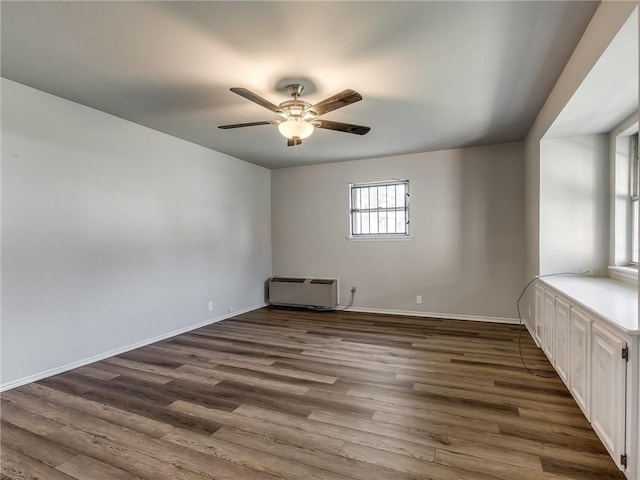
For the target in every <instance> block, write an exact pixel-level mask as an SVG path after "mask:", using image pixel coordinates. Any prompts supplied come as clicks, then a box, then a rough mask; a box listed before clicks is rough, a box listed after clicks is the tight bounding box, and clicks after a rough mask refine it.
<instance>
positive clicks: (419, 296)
mask: <svg viewBox="0 0 640 480" xmlns="http://www.w3.org/2000/svg"><path fill="white" fill-rule="evenodd" d="M416 303H418V304H420V303H422V295H416Z"/></svg>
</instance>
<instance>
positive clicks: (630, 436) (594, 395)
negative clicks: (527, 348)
mask: <svg viewBox="0 0 640 480" xmlns="http://www.w3.org/2000/svg"><path fill="white" fill-rule="evenodd" d="M601 283H603V291H602V293H601V295H602V297H599V298H614V301H612V302H611V305H612V308H611V309H610V310H608V311H611V312H614V313H616V312H618V311H623V312H625V311H626V310H625V308H627V306H628V305H627V303H629V304H631V305H633V307H630V308H635V309H636V310H634V312H635V315H637V294H635V293H634V294H633V295H628V296H626V295H627V294H626V293H624V292H626V289H625V288H624V287H620V288H618V286H616V285H613V284H611V283H610V282H607V281H605V282H601ZM604 287H606V288H604ZM620 291H622V292H623V293H624V295H622V296H616V295H617V294H618V293H619V292H620ZM590 300H591V297H590V296H588V295H583V296H570V295H567V294H565V293H563V292H562V291H561V290H558V289H557V288H555V286H553V284H552V285H549V283H547V282H541V283H540V284H538V285H536V292H535V307H536V315H535V328H534V334H535V335H536V336H538V339H537V340H538V341H539V346H540V348H542V350H543V351H544V353H545V354H546V356H547V357H548V358H549V361H550V362H551V363H552V365H553V366H554V368H555V369H556V371H557V372H558V376H559V377H560V378H561V379H562V380H563V381H564V383H565V384H566V385H567V388H568V389H569V391H570V392H571V394H572V395H573V398H574V399H575V401H576V403H577V404H578V406H579V407H580V408H581V410H582V412H583V413H584V414H585V416H586V418H587V419H588V420H589V422H590V423H591V425H592V427H593V429H594V431H595V432H596V433H597V434H598V437H599V438H600V440H601V441H602V443H603V445H604V446H605V448H606V449H607V451H608V452H609V454H610V455H611V458H612V459H613V460H614V462H615V463H616V465H617V466H618V468H620V470H622V471H623V472H624V473H625V475H626V477H627V478H628V479H629V480H640V476H638V473H639V469H638V459H637V458H636V456H635V452H640V402H639V401H638V398H639V395H640V360H639V357H640V335H639V333H640V332H639V331H638V329H637V326H634V325H633V322H629V323H624V322H615V321H612V320H611V318H612V317H613V315H604V314H602V313H600V310H598V309H596V308H593V307H591V303H593V302H590ZM616 318H617V317H616ZM624 318H627V317H626V316H623V319H624ZM636 325H637V324H636ZM624 357H626V358H624Z"/></svg>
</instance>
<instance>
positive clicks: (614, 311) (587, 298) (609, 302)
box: [540, 275, 640, 335]
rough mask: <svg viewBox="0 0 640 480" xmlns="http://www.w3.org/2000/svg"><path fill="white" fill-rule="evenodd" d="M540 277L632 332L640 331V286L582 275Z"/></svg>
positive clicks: (626, 330) (630, 333)
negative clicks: (639, 291) (639, 289)
mask: <svg viewBox="0 0 640 480" xmlns="http://www.w3.org/2000/svg"><path fill="white" fill-rule="evenodd" d="M540 281H541V282H543V283H546V284H547V285H549V286H551V287H553V288H555V289H556V290H558V291H559V292H561V293H563V294H565V295H566V296H568V297H570V298H572V299H573V300H575V301H576V302H577V303H578V304H580V305H581V306H583V307H585V308H586V309H588V310H591V312H593V313H595V314H596V315H598V316H599V317H602V318H603V319H604V320H607V321H608V322H610V323H612V324H613V325H615V326H617V327H618V328H621V329H622V330H624V331H625V332H626V333H627V334H629V335H639V334H640V331H639V330H638V289H637V287H635V286H634V285H630V284H628V283H625V282H621V281H618V280H612V279H610V278H597V277H587V276H578V275H566V276H565V275H559V276H552V277H541V278H540Z"/></svg>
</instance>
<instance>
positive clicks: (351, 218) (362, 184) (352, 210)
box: [348, 178, 411, 240]
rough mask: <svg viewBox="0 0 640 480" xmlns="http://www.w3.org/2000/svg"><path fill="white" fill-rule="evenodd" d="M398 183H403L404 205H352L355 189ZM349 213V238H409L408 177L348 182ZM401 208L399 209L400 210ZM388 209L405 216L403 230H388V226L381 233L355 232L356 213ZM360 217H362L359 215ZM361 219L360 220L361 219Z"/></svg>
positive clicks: (387, 210) (360, 189)
mask: <svg viewBox="0 0 640 480" xmlns="http://www.w3.org/2000/svg"><path fill="white" fill-rule="evenodd" d="M398 185H403V186H404V205H403V206H400V207H398V206H393V207H389V206H385V207H380V206H376V207H374V208H366V209H363V208H356V207H355V206H354V203H356V202H355V197H354V195H355V192H356V191H362V190H363V189H370V188H371V189H373V188H379V187H390V186H394V187H397V186H398ZM348 193H349V215H348V220H349V237H348V238H349V240H376V239H378V240H383V239H406V238H410V233H411V232H410V217H409V214H410V208H409V203H410V201H409V199H410V194H409V180H408V179H398V178H395V179H392V180H382V181H375V182H358V183H350V184H349V191H348ZM400 209H401V210H400ZM390 211H394V212H398V211H403V213H404V216H405V223H404V225H405V228H404V231H403V232H388V228H387V231H385V232H383V233H371V232H369V233H356V230H358V229H357V228H355V223H356V218H357V215H362V214H364V213H369V214H371V213H373V212H376V213H378V214H379V213H380V212H384V213H389V212H390ZM360 218H362V217H360ZM361 221H362V220H361Z"/></svg>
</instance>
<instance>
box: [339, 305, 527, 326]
mask: <svg viewBox="0 0 640 480" xmlns="http://www.w3.org/2000/svg"><path fill="white" fill-rule="evenodd" d="M345 311H347V312H362V313H382V314H386V315H406V316H408V317H432V318H446V319H449V320H470V321H473V322H491V323H509V324H518V323H520V321H519V320H518V319H517V318H508V317H483V316H480V315H463V314H453V313H434V312H414V311H412V310H386V309H383V308H364V307H351V308H347V309H346V310H345Z"/></svg>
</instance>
